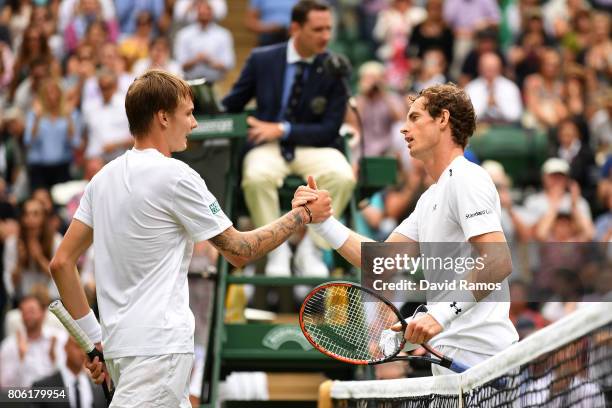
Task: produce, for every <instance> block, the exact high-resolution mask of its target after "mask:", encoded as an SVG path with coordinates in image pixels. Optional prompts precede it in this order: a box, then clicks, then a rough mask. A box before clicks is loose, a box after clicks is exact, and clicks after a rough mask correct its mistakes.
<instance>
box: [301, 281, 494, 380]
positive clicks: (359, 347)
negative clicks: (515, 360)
mask: <svg viewBox="0 0 612 408" xmlns="http://www.w3.org/2000/svg"><path fill="white" fill-rule="evenodd" d="M426 311H427V308H426V307H425V306H424V305H421V306H419V308H418V309H417V310H416V312H415V315H416V314H417V313H419V312H426ZM398 322H400V323H401V325H402V327H403V330H402V331H401V332H398V333H397V336H395V338H393V337H392V338H391V339H390V340H389V341H385V339H384V338H383V339H382V341H381V337H387V338H388V335H389V334H390V332H389V329H390V328H391V326H393V325H395V324H397V323H398ZM407 326H408V323H407V322H406V321H405V320H404V319H403V318H402V316H401V314H400V312H399V310H397V308H396V307H395V306H394V305H393V304H392V303H391V302H389V301H388V300H387V299H385V298H384V297H382V296H380V295H378V294H377V293H375V292H373V291H371V290H369V289H367V288H364V287H362V286H360V285H357V284H355V283H350V282H329V283H325V284H322V285H319V286H317V287H316V288H314V289H313V290H312V291H311V292H310V293H309V294H308V295H307V296H306V299H304V302H303V303H302V307H301V309H300V327H301V329H302V332H303V333H304V336H305V337H306V339H307V340H308V341H309V342H310V344H312V346H313V347H314V348H315V349H317V350H318V351H320V352H321V353H323V354H326V355H328V356H329V357H332V358H335V359H336V360H340V361H343V362H346V363H350V364H362V365H374V364H382V363H387V362H390V361H397V360H409V361H410V360H420V361H427V362H430V363H432V364H437V365H440V366H442V367H445V368H448V369H449V370H451V371H454V372H456V373H462V372H464V371H465V370H467V369H468V368H470V367H469V366H467V365H465V364H462V363H460V362H459V361H456V360H454V359H452V358H450V357H446V356H445V355H444V354H442V353H441V352H439V351H438V350H436V349H434V348H433V347H431V346H430V345H428V344H421V345H420V346H422V347H423V348H424V349H425V350H427V352H428V353H429V356H411V355H399V353H400V352H401V351H402V350H403V349H404V347H405V346H406V340H405V339H404V336H403V333H404V332H405V331H406V327H407ZM504 385H505V381H503V380H497V381H496V382H494V383H493V386H494V387H495V388H503V387H504Z"/></svg>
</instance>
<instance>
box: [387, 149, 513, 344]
mask: <svg viewBox="0 0 612 408" xmlns="http://www.w3.org/2000/svg"><path fill="white" fill-rule="evenodd" d="M500 219H501V205H500V201H499V195H498V194H497V190H496V189H495V185H494V184H493V181H492V180H491V177H490V176H489V175H488V174H487V172H486V171H485V170H484V169H482V168H481V167H480V166H478V165H476V164H473V163H471V162H469V161H468V160H466V159H465V158H464V157H463V156H458V157H457V158H455V159H454V160H453V161H452V162H451V164H450V165H449V166H448V167H447V168H446V169H445V170H444V172H443V173H442V175H441V176H440V178H439V180H438V182H437V183H435V184H432V185H431V186H430V187H429V188H428V189H427V191H425V193H423V194H422V195H421V197H420V198H419V201H418V202H417V205H416V208H415V210H414V212H413V213H412V214H410V216H409V217H408V218H407V219H405V220H404V221H403V222H402V223H401V224H400V225H399V226H398V227H397V228H396V229H395V232H397V233H399V234H402V235H404V236H406V237H407V238H410V239H412V240H415V241H418V242H421V243H434V245H426V246H423V245H422V246H421V249H422V252H423V247H425V248H428V249H427V250H425V252H427V251H428V250H429V251H433V252H436V250H437V251H438V252H439V251H440V250H441V249H442V248H443V247H444V246H442V245H435V243H444V242H457V243H460V242H467V241H468V240H469V239H470V238H472V237H474V236H477V235H481V234H485V233H488V232H495V231H502V228H501V222H500ZM467 248H468V246H467V245H466V246H464V249H467ZM444 249H448V246H446V248H444ZM457 250H458V251H460V252H461V249H460V248H459V246H457ZM424 255H425V256H433V257H447V256H469V253H467V254H460V253H455V254H449V253H425V254H424ZM428 272H429V273H431V272H430V271H427V270H425V271H424V273H425V279H427V280H429V281H430V282H431V281H435V280H436V277H434V276H429V274H428ZM502 291H503V292H504V293H506V294H507V297H505V299H509V298H510V296H509V292H508V283H507V281H506V280H504V282H503V283H502ZM497 295H499V292H497ZM486 300H487V299H483V300H482V301H480V302H479V303H478V304H476V305H475V306H474V307H472V308H471V309H470V310H468V311H466V312H464V313H463V314H461V315H460V316H459V317H457V318H456V319H454V320H453V321H452V322H451V323H450V325H449V327H446V328H445V329H444V331H442V332H441V333H440V334H438V335H437V336H435V337H434V338H432V339H431V344H432V345H433V346H434V347H437V346H441V345H446V346H450V347H454V348H459V349H464V350H469V351H474V352H478V353H482V354H490V355H493V354H496V353H498V352H500V351H502V350H504V349H505V348H507V347H508V346H510V345H511V344H512V343H514V342H516V341H517V340H518V334H517V332H516V330H515V328H514V326H513V325H512V322H511V321H510V318H509V316H508V314H509V310H510V303H509V302H490V301H486ZM435 304H436V303H435V302H432V301H428V306H433V305H435Z"/></svg>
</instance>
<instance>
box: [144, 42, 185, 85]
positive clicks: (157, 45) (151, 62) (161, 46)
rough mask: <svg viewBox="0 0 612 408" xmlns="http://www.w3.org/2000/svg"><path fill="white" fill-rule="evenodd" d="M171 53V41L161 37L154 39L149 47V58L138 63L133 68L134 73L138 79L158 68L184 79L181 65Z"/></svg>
mask: <svg viewBox="0 0 612 408" xmlns="http://www.w3.org/2000/svg"><path fill="white" fill-rule="evenodd" d="M170 51H171V49H170V40H168V37H164V36H159V37H156V38H154V39H153V40H152V41H151V45H150V46H149V56H148V57H146V58H142V59H140V60H138V61H136V63H135V64H134V66H133V67H132V73H133V74H134V75H135V76H137V77H138V76H140V75H142V74H144V73H145V71H147V70H149V69H153V68H157V69H163V70H164V71H168V72H171V73H173V74H174V75H176V76H178V77H179V78H183V76H184V73H183V69H182V68H181V64H179V63H178V62H177V61H175V60H173V59H172V58H170Z"/></svg>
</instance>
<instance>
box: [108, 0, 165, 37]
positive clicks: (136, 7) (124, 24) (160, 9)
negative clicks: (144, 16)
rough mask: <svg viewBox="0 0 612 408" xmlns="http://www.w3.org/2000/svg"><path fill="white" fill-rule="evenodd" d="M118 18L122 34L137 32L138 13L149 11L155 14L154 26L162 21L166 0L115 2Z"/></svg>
mask: <svg viewBox="0 0 612 408" xmlns="http://www.w3.org/2000/svg"><path fill="white" fill-rule="evenodd" d="M115 8H116V12H117V19H118V20H119V27H120V28H121V35H122V36H127V35H129V34H133V33H134V32H136V28H137V27H136V23H137V20H138V15H139V14H140V13H141V12H143V11H148V12H149V13H150V14H151V16H153V21H154V26H156V32H157V27H158V25H159V24H160V23H161V20H162V17H163V16H164V11H165V1H164V0H121V1H117V2H115Z"/></svg>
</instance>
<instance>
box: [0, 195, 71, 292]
mask: <svg viewBox="0 0 612 408" xmlns="http://www.w3.org/2000/svg"><path fill="white" fill-rule="evenodd" d="M48 220H49V215H48V214H47V212H46V211H45V209H44V206H43V204H42V203H41V202H40V201H38V200H35V199H29V200H26V201H25V203H24V204H23V206H22V210H21V214H20V215H19V233H18V235H13V236H9V237H8V238H7V239H6V241H5V245H4V254H3V259H4V273H3V275H4V286H5V289H6V291H7V293H8V295H9V296H10V298H11V299H13V300H14V301H18V300H19V299H21V298H22V297H24V296H26V295H28V294H29V293H30V292H31V290H32V288H33V287H34V286H35V285H37V284H38V285H41V286H43V287H46V288H48V289H49V293H50V295H51V296H52V297H57V296H58V294H57V289H56V288H55V284H54V283H53V281H52V280H51V275H50V274H49V262H50V260H51V257H52V256H53V254H54V253H55V250H56V249H57V247H58V245H59V243H60V241H61V235H59V234H57V233H56V232H54V230H53V227H52V225H51V224H50V223H49V222H48Z"/></svg>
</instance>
